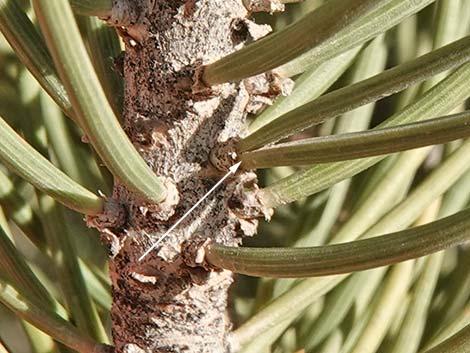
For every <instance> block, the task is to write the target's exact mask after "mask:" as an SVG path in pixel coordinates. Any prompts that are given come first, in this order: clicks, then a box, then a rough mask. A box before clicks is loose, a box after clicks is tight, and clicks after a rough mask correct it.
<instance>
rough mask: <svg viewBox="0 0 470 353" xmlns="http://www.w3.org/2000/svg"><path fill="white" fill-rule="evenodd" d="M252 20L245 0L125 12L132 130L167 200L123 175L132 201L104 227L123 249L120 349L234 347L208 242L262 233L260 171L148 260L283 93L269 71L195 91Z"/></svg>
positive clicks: (235, 180) (169, 3)
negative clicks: (253, 115)
mask: <svg viewBox="0 0 470 353" xmlns="http://www.w3.org/2000/svg"><path fill="white" fill-rule="evenodd" d="M117 3H119V1H118V2H117ZM130 3H132V2H130ZM124 8H125V6H124ZM119 16H120V15H119V14H118V15H116V16H115V17H114V18H113V19H112V20H111V21H114V22H118V20H117V19H118V18H119ZM247 16H248V13H247V11H246V9H245V7H244V6H243V4H242V0H199V1H195V0H189V1H181V0H154V1H140V2H135V7H134V8H133V9H132V13H130V15H129V14H128V16H124V17H125V18H126V21H127V23H128V25H127V26H125V28H124V29H123V30H122V31H121V32H122V34H123V38H124V40H125V43H126V57H125V62H124V78H125V85H126V90H125V95H126V98H125V112H124V117H125V129H126V131H127V132H128V134H129V136H130V138H131V139H132V141H133V142H134V144H135V146H136V148H137V149H138V150H139V151H140V152H141V154H142V155H143V157H144V158H145V160H146V161H147V162H148V164H149V165H150V166H151V167H152V168H153V170H154V171H155V173H156V174H157V175H159V176H160V177H161V178H162V179H163V180H164V181H165V183H166V185H167V188H168V196H167V198H166V200H165V202H163V203H162V204H159V205H152V204H148V203H146V202H145V201H143V200H140V199H137V198H136V197H135V195H133V194H131V193H129V192H128V191H127V190H126V189H125V188H124V187H123V186H121V185H119V183H118V182H117V183H116V186H115V189H114V195H113V200H112V201H113V202H114V203H116V202H117V203H119V204H121V205H122V206H123V209H124V210H125V214H126V216H125V219H124V220H123V221H122V224H121V225H120V226H119V227H116V226H114V227H113V228H108V229H103V228H104V227H103V226H101V228H102V233H103V235H104V238H105V240H106V241H107V242H108V244H109V245H110V252H111V256H112V259H111V264H110V273H111V277H112V283H113V307H112V320H113V337H114V344H115V346H116V351H117V352H213V353H223V352H230V351H233V350H232V348H231V343H230V339H229V333H230V329H231V324H230V320H229V318H228V317H227V314H226V306H227V291H228V288H229V286H230V284H231V283H232V275H231V273H230V272H228V271H220V270H214V269H209V268H206V267H204V265H203V264H202V263H201V258H202V257H203V252H202V245H203V244H204V243H205V242H207V241H208V240H210V241H216V242H220V243H223V244H229V245H237V244H239V243H240V241H241V237H242V236H244V235H253V234H254V233H255V232H256V226H257V223H256V219H255V218H256V217H257V216H259V214H261V213H266V211H264V210H262V209H261V207H260V205H259V202H258V200H257V198H256V179H255V175H254V174H253V173H251V172H249V171H242V170H239V171H238V172H237V174H236V175H234V176H232V177H230V178H229V179H227V181H226V182H225V183H224V184H223V185H222V186H221V187H220V188H219V189H218V190H217V191H216V192H215V193H214V194H213V195H212V196H211V197H209V199H208V200H207V202H204V203H203V204H202V205H201V206H200V207H199V208H198V209H196V210H195V211H194V212H193V213H192V214H191V215H190V216H189V218H188V219H187V220H186V221H184V222H183V223H182V224H181V225H180V226H179V227H177V229H175V230H174V231H173V232H172V233H171V235H170V236H169V237H168V238H167V239H166V240H165V241H164V242H162V244H161V246H158V247H157V248H156V249H155V251H153V252H152V253H151V254H150V255H149V256H148V257H146V258H145V259H144V260H143V261H142V262H138V260H137V259H138V258H139V256H140V255H141V254H142V253H143V252H144V251H145V250H146V249H147V248H148V247H149V246H150V245H151V243H153V242H154V241H156V239H158V237H159V236H160V235H161V234H163V233H164V232H165V231H166V230H167V229H168V228H169V227H170V226H171V225H172V224H173V223H174V222H175V221H176V220H178V218H179V217H181V216H182V215H183V214H184V213H185V212H186V210H188V209H189V208H190V207H191V206H192V205H193V204H194V203H195V202H197V200H198V199H199V198H200V197H202V196H203V195H204V194H205V193H206V192H207V191H208V190H209V189H210V188H211V187H212V186H213V185H214V184H215V183H216V182H217V181H218V180H219V179H220V178H221V177H222V176H223V175H224V174H225V172H226V171H227V170H228V167H230V166H231V165H232V164H233V163H234V158H235V157H236V155H235V154H234V149H233V140H236V139H237V137H238V136H240V135H241V134H243V126H244V122H245V118H246V115H247V111H249V110H253V109H256V107H258V106H259V105H260V104H261V103H264V102H265V101H266V100H269V99H270V98H272V97H269V95H271V94H272V91H273V90H272V89H271V87H269V84H266V83H268V82H269V80H267V79H266V77H267V76H263V77H259V78H257V79H252V80H250V81H249V82H248V81H245V82H242V83H230V84H224V85H220V86H218V87H213V88H211V89H203V90H202V91H201V90H200V89H198V90H197V92H196V91H195V90H194V89H193V88H194V85H195V83H194V79H193V78H194V77H195V75H196V71H197V70H196V69H197V68H199V67H200V66H201V64H206V63H209V62H212V61H214V60H216V59H218V58H220V57H222V56H224V55H226V54H228V53H230V52H232V51H234V50H236V48H239V47H241V46H242V45H243V43H244V42H245V41H246V40H249V39H250V30H251V31H252V32H253V29H254V28H255V29H256V30H259V29H260V28H258V27H256V25H254V24H253V23H251V22H248V21H247V20H246V18H247ZM121 18H122V16H121ZM248 24H249V25H248ZM199 88H200V87H199ZM247 189H248V191H247ZM110 205H111V203H110Z"/></svg>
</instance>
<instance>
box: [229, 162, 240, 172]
mask: <svg viewBox="0 0 470 353" xmlns="http://www.w3.org/2000/svg"><path fill="white" fill-rule="evenodd" d="M240 164H242V162H241V161H240V162H238V163H237V164H234V165H232V166H231V167H230V168H229V169H230V173H232V174H233V173H235V172H236V171H237V169H238V167H239V166H240Z"/></svg>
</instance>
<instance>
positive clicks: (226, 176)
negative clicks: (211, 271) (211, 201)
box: [139, 162, 241, 261]
mask: <svg viewBox="0 0 470 353" xmlns="http://www.w3.org/2000/svg"><path fill="white" fill-rule="evenodd" d="M240 164H241V162H238V163H237V164H234V165H232V166H231V167H230V168H229V171H228V172H227V174H225V175H224V176H223V178H222V179H220V180H219V181H218V182H217V184H215V185H214V186H213V187H212V188H211V189H210V190H209V191H208V192H206V194H205V195H204V196H203V197H201V199H200V200H199V201H198V202H196V203H195V204H194V205H193V207H191V208H190V209H189V210H188V211H187V212H186V213H185V214H184V215H183V217H181V218H180V219H179V220H178V221H177V222H176V223H175V224H173V225H172V226H171V227H170V228H169V229H168V230H167V231H166V232H165V234H163V235H162V236H161V237H160V239H158V240H157V241H156V242H155V243H154V244H153V245H152V246H151V247H150V248H148V249H147V251H146V252H144V253H143V254H142V256H141V257H139V261H142V259H143V258H144V257H145V256H147V255H148V254H149V253H150V252H151V251H152V250H153V249H155V248H156V247H157V246H158V244H160V243H161V242H162V241H163V239H165V238H166V237H167V236H168V234H170V233H171V231H172V230H173V229H175V228H176V227H177V226H178V225H179V224H180V223H181V222H183V221H184V220H185V218H186V217H188V215H189V214H190V213H191V212H193V211H194V209H195V208H196V207H197V206H199V205H200V204H201V202H202V201H204V200H205V198H206V197H207V196H209V195H210V194H211V193H212V192H213V191H214V190H215V189H217V188H218V187H219V186H220V184H222V183H223V182H224V180H225V179H227V178H228V176H229V175H230V174H234V173H235V172H236V171H237V169H238V167H239V166H240Z"/></svg>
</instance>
